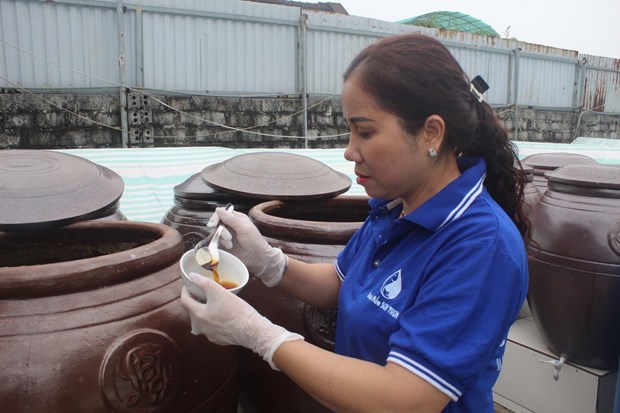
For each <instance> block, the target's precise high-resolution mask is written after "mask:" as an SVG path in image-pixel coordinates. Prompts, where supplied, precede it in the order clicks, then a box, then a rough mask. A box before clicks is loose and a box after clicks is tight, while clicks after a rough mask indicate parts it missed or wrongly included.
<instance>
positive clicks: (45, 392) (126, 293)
mask: <svg viewBox="0 0 620 413" xmlns="http://www.w3.org/2000/svg"><path fill="white" fill-rule="evenodd" d="M0 250H1V251H3V254H2V256H1V257H0V365H2V369H1V370H0V383H2V386H0V401H1V402H0V405H1V406H2V408H1V410H2V411H6V412H12V413H19V412H24V413H26V412H62V413H71V412H76V413H78V412H79V413H82V412H92V413H96V412H101V413H104V412H106V413H107V412H111V411H114V412H125V413H138V412H140V413H144V412H149V413H159V412H162V413H163V412H171V411H174V412H222V413H224V412H229V413H235V412H236V411H237V390H238V379H237V356H236V353H235V350H234V349H233V348H230V347H221V346H217V345H214V344H211V343H209V341H208V340H207V339H206V338H204V337H202V336H200V337H197V336H194V335H192V334H191V333H190V320H189V316H188V314H187V312H186V311H185V309H184V308H183V307H182V306H181V304H180V300H179V295H180V291H181V287H182V281H181V274H180V268H179V259H180V257H181V255H182V252H183V244H182V239H181V235H180V234H179V233H178V232H177V231H176V230H174V229H172V228H169V227H167V226H164V225H160V224H151V223H144V222H128V221H124V222H122V221H86V222H79V223H75V224H71V225H69V226H65V227H60V228H53V229H49V230H45V231H40V230H38V231H32V232H31V231H20V232H14V233H9V232H6V233H2V234H0Z"/></svg>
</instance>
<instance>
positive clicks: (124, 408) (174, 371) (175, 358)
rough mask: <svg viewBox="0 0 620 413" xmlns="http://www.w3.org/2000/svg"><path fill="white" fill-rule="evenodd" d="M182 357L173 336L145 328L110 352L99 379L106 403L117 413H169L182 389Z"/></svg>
mask: <svg viewBox="0 0 620 413" xmlns="http://www.w3.org/2000/svg"><path fill="white" fill-rule="evenodd" d="M180 359H181V355H180V352H179V349H178V347H177V345H176V344H175V343H174V342H173V341H172V339H171V338H170V337H168V336H167V335H166V334H164V333H161V332H159V331H155V330H150V329H142V330H138V331H136V332H133V333H131V334H130V335H128V336H125V337H123V338H121V339H120V340H118V341H117V342H116V343H115V344H113V345H112V346H111V347H110V348H109V349H108V351H107V354H106V357H105V359H104V362H103V364H102V367H101V370H100V377H99V386H100V388H101V391H102V393H103V395H104V398H105V400H106V401H107V402H108V404H109V405H110V406H111V407H112V409H113V410H114V411H115V412H126V413H138V412H139V413H160V412H166V411H169V409H170V407H171V406H172V404H173V402H174V401H175V399H176V397H177V395H178V394H179V391H180V388H181V382H182V379H183V372H182V371H181V367H180V366H181V363H180Z"/></svg>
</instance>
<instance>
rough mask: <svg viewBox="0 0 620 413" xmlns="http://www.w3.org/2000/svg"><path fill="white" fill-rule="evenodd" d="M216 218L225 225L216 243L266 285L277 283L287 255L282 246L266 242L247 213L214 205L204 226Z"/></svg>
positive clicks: (214, 224)
mask: <svg viewBox="0 0 620 413" xmlns="http://www.w3.org/2000/svg"><path fill="white" fill-rule="evenodd" d="M220 222H222V223H223V224H224V225H225V229H224V231H223V232H222V234H221V236H220V246H221V247H222V248H223V249H226V250H228V251H230V253H231V254H233V255H234V256H236V257H237V258H239V259H240V260H241V261H242V262H243V263H244V264H245V265H246V267H248V270H250V272H251V273H252V274H254V275H255V276H257V277H258V278H260V279H261V280H262V281H263V283H264V284H265V285H266V286H267V287H275V286H276V285H278V284H280V282H281V281H282V277H283V276H284V272H285V271H286V268H287V266H288V257H287V256H286V255H285V254H284V253H283V252H282V250H280V249H279V248H274V247H272V246H271V245H269V244H268V243H267V241H265V239H264V238H263V236H262V235H261V233H260V232H259V231H258V228H256V226H255V225H254V224H253V223H252V221H251V220H250V217H248V216H247V215H245V214H243V213H241V212H237V211H232V212H231V211H227V210H226V209H225V208H223V207H219V208H216V209H215V213H214V214H213V215H212V216H211V218H210V219H209V222H207V227H209V228H213V227H215V226H217V224H219V223H220ZM233 238H234V241H233Z"/></svg>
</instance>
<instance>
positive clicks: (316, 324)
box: [304, 304, 338, 351]
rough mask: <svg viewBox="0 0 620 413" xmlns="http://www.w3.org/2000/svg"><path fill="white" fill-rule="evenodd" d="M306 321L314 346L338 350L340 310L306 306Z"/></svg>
mask: <svg viewBox="0 0 620 413" xmlns="http://www.w3.org/2000/svg"><path fill="white" fill-rule="evenodd" d="M304 313H305V314H304V321H305V324H306V329H307V330H308V332H309V334H310V336H311V338H312V341H313V342H314V344H316V345H318V346H320V347H322V348H324V349H326V350H330V351H334V350H335V348H336V319H337V318H338V310H333V309H326V308H319V307H315V306H312V305H308V304H306V305H305V309H304Z"/></svg>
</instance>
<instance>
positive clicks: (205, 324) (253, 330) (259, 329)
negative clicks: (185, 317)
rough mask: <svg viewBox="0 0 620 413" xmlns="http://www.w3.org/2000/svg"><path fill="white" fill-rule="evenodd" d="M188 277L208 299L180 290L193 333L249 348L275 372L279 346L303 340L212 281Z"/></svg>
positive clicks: (225, 343)
mask: <svg viewBox="0 0 620 413" xmlns="http://www.w3.org/2000/svg"><path fill="white" fill-rule="evenodd" d="M190 278H191V280H192V282H193V283H194V284H196V285H197V286H198V287H199V288H201V289H202V290H203V291H204V292H205V296H206V297H207V300H206V301H207V302H206V303H204V304H203V303H200V302H198V301H196V300H194V299H193V298H192V297H191V295H190V294H189V291H188V290H187V288H185V287H183V290H182V291H181V304H182V305H183V307H185V309H186V310H187V311H188V312H189V315H190V318H191V322H192V334H196V335H198V334H203V335H205V336H206V337H207V338H208V339H209V341H212V342H213V343H216V344H220V345H230V344H232V345H239V346H243V347H246V348H249V349H250V350H252V351H254V352H255V353H257V354H258V355H260V356H261V357H263V359H264V360H265V361H267V362H268V363H269V365H270V366H271V367H272V368H273V369H276V370H277V368H276V366H275V365H274V364H273V361H272V358H273V354H274V353H275V351H276V350H277V349H278V347H280V345H282V344H283V343H284V342H286V341H290V340H303V337H302V336H300V335H299V334H296V333H292V332H290V331H288V330H286V329H284V328H283V327H280V326H278V325H275V324H273V323H272V322H271V321H269V320H268V319H266V318H265V317H263V316H262V315H260V314H259V313H258V312H257V311H256V310H255V309H254V308H253V307H252V306H251V305H250V304H248V303H247V302H246V301H244V300H242V299H241V298H239V297H237V296H236V295H235V294H233V293H231V292H230V291H227V290H226V289H225V288H224V287H222V286H221V285H219V284H218V283H216V282H215V281H213V280H211V279H209V278H206V277H203V276H200V275H198V274H195V273H192V274H190Z"/></svg>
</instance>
